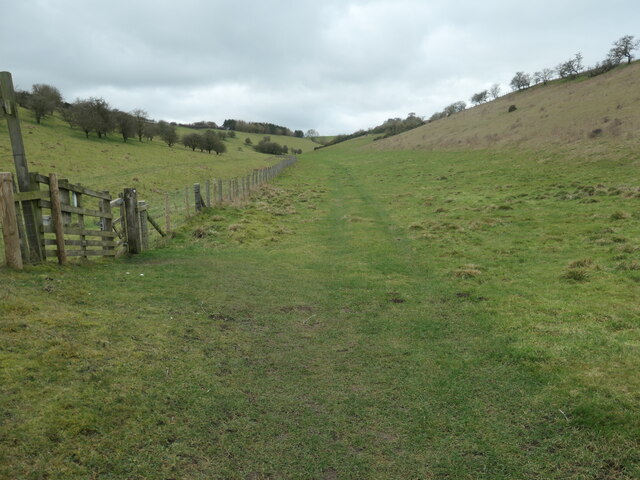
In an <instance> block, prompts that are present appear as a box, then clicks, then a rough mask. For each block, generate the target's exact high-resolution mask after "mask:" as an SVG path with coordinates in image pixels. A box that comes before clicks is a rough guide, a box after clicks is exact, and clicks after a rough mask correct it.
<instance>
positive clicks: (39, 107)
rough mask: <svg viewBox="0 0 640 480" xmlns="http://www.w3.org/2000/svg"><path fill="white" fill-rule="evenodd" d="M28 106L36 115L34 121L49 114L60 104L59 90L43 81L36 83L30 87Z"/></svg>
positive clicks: (38, 120)
mask: <svg viewBox="0 0 640 480" xmlns="http://www.w3.org/2000/svg"><path fill="white" fill-rule="evenodd" d="M27 104H28V106H29V108H30V109H31V110H33V113H34V114H35V116H36V122H37V123H40V120H42V119H43V118H45V117H46V116H47V115H51V114H52V113H53V112H54V111H55V110H56V109H57V108H58V106H60V105H61V104H62V95H61V94H60V91H59V90H58V89H57V88H56V87H54V86H52V85H47V84H44V83H36V84H35V85H33V87H32V88H31V95H29V100H28V103H27Z"/></svg>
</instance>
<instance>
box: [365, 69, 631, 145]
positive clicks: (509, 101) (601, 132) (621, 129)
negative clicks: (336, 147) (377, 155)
mask: <svg viewBox="0 0 640 480" xmlns="http://www.w3.org/2000/svg"><path fill="white" fill-rule="evenodd" d="M511 105H515V106H516V108H517V110H515V111H513V112H510V113H509V112H508V109H509V107H510V106H511ZM576 144H580V147H579V148H580V149H581V150H582V149H583V148H585V149H586V150H591V149H592V148H596V149H598V147H602V146H607V145H610V144H615V145H616V146H617V147H618V148H619V147H622V146H628V147H631V148H637V147H639V146H640V62H634V63H632V64H631V65H625V66H621V67H619V68H617V69H615V70H614V71H611V72H609V73H607V74H604V75H600V76H597V77H593V78H587V77H582V78H579V79H577V80H572V81H554V82H551V83H549V84H548V85H538V86H535V87H532V88H530V89H528V90H525V91H521V92H512V93H509V94H507V95H504V96H503V97H500V98H498V99H497V100H494V101H492V102H489V103H486V104H483V105H479V106H477V107H474V108H471V109H468V110H466V111H464V112H461V113H459V114H456V115H453V116H451V117H449V118H445V119H442V120H438V121H435V122H433V123H429V124H427V125H424V126H423V127H419V128H416V129H414V130H411V131H409V132H406V133H404V134H401V135H397V136H394V137H390V138H388V139H385V140H380V141H378V142H375V143H374V145H373V146H372V148H374V149H377V150H416V149H427V150H429V149H433V150H466V149H481V148H493V147H524V148H527V149H535V150H537V149H546V148H549V147H550V148H553V149H555V148H557V147H559V146H561V147H568V148H571V147H572V146H574V147H575V146H576Z"/></svg>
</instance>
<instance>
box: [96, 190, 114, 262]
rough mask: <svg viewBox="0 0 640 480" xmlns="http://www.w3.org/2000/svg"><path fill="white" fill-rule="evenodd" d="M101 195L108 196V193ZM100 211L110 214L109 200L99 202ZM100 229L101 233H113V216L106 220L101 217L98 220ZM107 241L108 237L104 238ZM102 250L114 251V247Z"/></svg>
mask: <svg viewBox="0 0 640 480" xmlns="http://www.w3.org/2000/svg"><path fill="white" fill-rule="evenodd" d="M103 193H105V194H107V195H108V194H109V192H108V191H106V190H105V191H104V192H103ZM100 211H101V212H102V213H104V214H106V215H109V214H111V200H104V199H101V200H100ZM100 229H101V230H102V231H103V232H112V231H113V216H112V217H111V218H107V217H106V216H105V217H102V218H101V219H100ZM108 239H109V237H107V238H106V240H108ZM103 248H104V249H105V250H109V251H110V250H114V249H115V247H103Z"/></svg>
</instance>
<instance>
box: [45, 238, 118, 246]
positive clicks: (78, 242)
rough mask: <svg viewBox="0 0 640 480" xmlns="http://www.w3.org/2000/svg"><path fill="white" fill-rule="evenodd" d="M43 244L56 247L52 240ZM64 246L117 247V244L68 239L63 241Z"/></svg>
mask: <svg viewBox="0 0 640 480" xmlns="http://www.w3.org/2000/svg"><path fill="white" fill-rule="evenodd" d="M44 244H45V245H49V246H50V245H55V246H56V247H57V246H58V245H57V243H56V240H55V239H53V238H45V239H44ZM64 244H65V245H70V246H74V247H116V246H117V245H118V244H117V242H114V241H111V240H69V239H68V238H66V239H65V240H64Z"/></svg>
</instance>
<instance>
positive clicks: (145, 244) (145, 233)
mask: <svg viewBox="0 0 640 480" xmlns="http://www.w3.org/2000/svg"><path fill="white" fill-rule="evenodd" d="M147 208H149V207H148V206H147V202H145V201H139V202H138V214H139V215H140V247H141V248H142V251H144V250H148V249H149V225H148V224H147V220H148V218H147Z"/></svg>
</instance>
